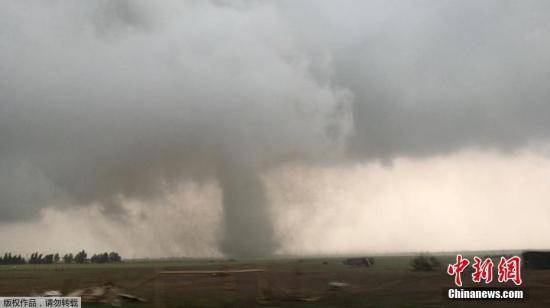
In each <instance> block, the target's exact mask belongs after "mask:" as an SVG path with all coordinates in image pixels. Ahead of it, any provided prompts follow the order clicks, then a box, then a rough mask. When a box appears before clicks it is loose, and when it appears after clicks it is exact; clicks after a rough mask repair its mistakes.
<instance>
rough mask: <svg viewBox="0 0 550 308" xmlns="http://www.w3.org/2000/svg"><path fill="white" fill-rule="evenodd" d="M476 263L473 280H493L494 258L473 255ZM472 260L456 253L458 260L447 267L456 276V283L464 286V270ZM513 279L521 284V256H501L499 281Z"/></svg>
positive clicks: (448, 271) (478, 281)
mask: <svg viewBox="0 0 550 308" xmlns="http://www.w3.org/2000/svg"><path fill="white" fill-rule="evenodd" d="M473 259H474V263H473V264H472V267H473V269H474V272H473V273H472V281H473V282H475V283H480V282H481V281H484V282H485V283H486V284H488V283H491V282H492V281H493V267H494V264H493V260H491V258H485V260H482V259H481V258H479V257H473ZM469 264H470V261H469V260H468V259H465V258H463V257H462V255H456V262H455V263H453V264H449V266H448V267H447V274H449V275H450V276H454V283H455V285H457V286H459V287H461V286H462V278H461V274H462V272H463V271H464V270H465V269H466V268H467V267H468V265H469ZM508 281H513V282H514V283H515V284H516V285H518V286H519V285H521V284H522V283H523V281H522V280H521V258H520V257H518V256H513V257H510V258H505V257H500V262H499V263H498V282H500V283H506V282H508Z"/></svg>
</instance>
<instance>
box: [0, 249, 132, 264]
mask: <svg viewBox="0 0 550 308" xmlns="http://www.w3.org/2000/svg"><path fill="white" fill-rule="evenodd" d="M116 262H122V257H121V256H120V255H119V254H118V253H117V252H114V251H112V252H103V253H98V254H94V255H92V256H91V257H90V258H88V254H87V253H86V251H85V250H82V251H79V252H77V253H76V254H74V255H73V254H72V253H68V254H65V255H63V257H61V256H60V255H59V254H58V253H55V254H47V255H44V254H41V253H38V252H35V253H32V254H31V255H30V257H29V258H28V260H27V259H25V258H24V257H22V256H21V255H15V254H12V253H11V252H6V253H5V254H4V256H0V264H54V263H66V264H70V263H116Z"/></svg>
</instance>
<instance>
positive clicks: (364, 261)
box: [342, 257, 374, 267]
mask: <svg viewBox="0 0 550 308" xmlns="http://www.w3.org/2000/svg"><path fill="white" fill-rule="evenodd" d="M342 263H344V264H345V265H349V266H353V267H362V266H364V267H371V266H373V265H374V258H371V257H360V258H348V259H345V260H344V261H343V262H342Z"/></svg>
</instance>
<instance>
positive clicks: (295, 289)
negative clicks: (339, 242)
mask: <svg viewBox="0 0 550 308" xmlns="http://www.w3.org/2000/svg"><path fill="white" fill-rule="evenodd" d="M410 260H411V257H403V256H401V257H388V256H386V257H377V258H376V263H375V265H374V266H373V267H370V268H364V267H362V268H353V267H348V266H345V265H343V264H342V262H341V261H342V259H339V258H310V259H277V260H260V261H227V260H223V261H222V260H175V261H127V262H124V263H122V264H106V265H101V264H82V265H76V264H73V265H67V266H64V265H18V266H8V265H4V266H1V267H0V295H2V296H9V295H20V296H23V295H29V294H32V293H40V292H43V291H45V290H52V289H54V290H61V291H62V292H63V293H66V292H69V291H72V290H75V289H79V288H85V287H90V286H97V285H103V284H105V283H110V284H112V285H115V286H117V287H120V288H121V289H122V290H123V291H124V292H125V293H130V294H133V295H136V296H140V297H143V298H145V299H147V300H148V302H147V303H136V304H124V305H123V306H124V307H131V306H134V305H135V306H136V307H137V306H139V307H149V306H155V307H175V306H185V307H216V306H224V307H227V306H230V307H231V306H232V307H251V306H252V307H253V306H264V307H281V306H284V307H418V306H426V307H441V306H451V307H463V306H469V305H470V304H468V305H467V304H466V303H465V302H448V301H447V300H445V299H443V295H442V290H443V288H445V287H448V286H451V279H450V277H449V276H447V274H445V273H444V268H445V265H446V264H448V262H449V261H450V260H451V257H440V260H441V261H442V266H441V269H440V270H439V271H434V272H413V271H411V269H410V265H409V264H410ZM324 263H326V264H324ZM239 268H241V269H242V268H261V269H265V270H266V271H265V272H262V273H240V274H232V275H222V276H214V275H157V272H159V271H162V270H183V269H188V270H199V269H200V270H203V269H204V270H206V269H239ZM468 276H469V273H465V274H463V277H464V278H463V279H464V280H465V281H469V279H468ZM523 277H524V281H525V283H526V286H527V288H529V294H530V297H531V298H530V299H529V300H528V301H526V302H520V303H518V302H515V303H514V302H509V303H503V302H496V303H493V305H494V306H498V307H502V306H505V307H516V306H518V305H520V304H521V305H524V306H529V307H539V306H540V307H544V306H548V305H550V295H548V294H549V293H550V271H525V272H524V275H523ZM331 281H338V282H346V283H349V286H347V287H344V288H342V289H340V290H329V286H328V284H329V282H331ZM466 285H467V283H466ZM303 300H311V302H306V301H303ZM86 306H99V305H86Z"/></svg>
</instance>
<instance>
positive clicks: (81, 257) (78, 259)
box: [74, 250, 88, 263]
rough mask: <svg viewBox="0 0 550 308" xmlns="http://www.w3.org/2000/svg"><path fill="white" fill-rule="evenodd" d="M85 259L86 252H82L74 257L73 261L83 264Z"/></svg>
mask: <svg viewBox="0 0 550 308" xmlns="http://www.w3.org/2000/svg"><path fill="white" fill-rule="evenodd" d="M86 257H88V254H86V251H84V250H82V251H81V252H79V253H77V254H76V255H75V256H74V261H75V262H76V263H84V262H86Z"/></svg>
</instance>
